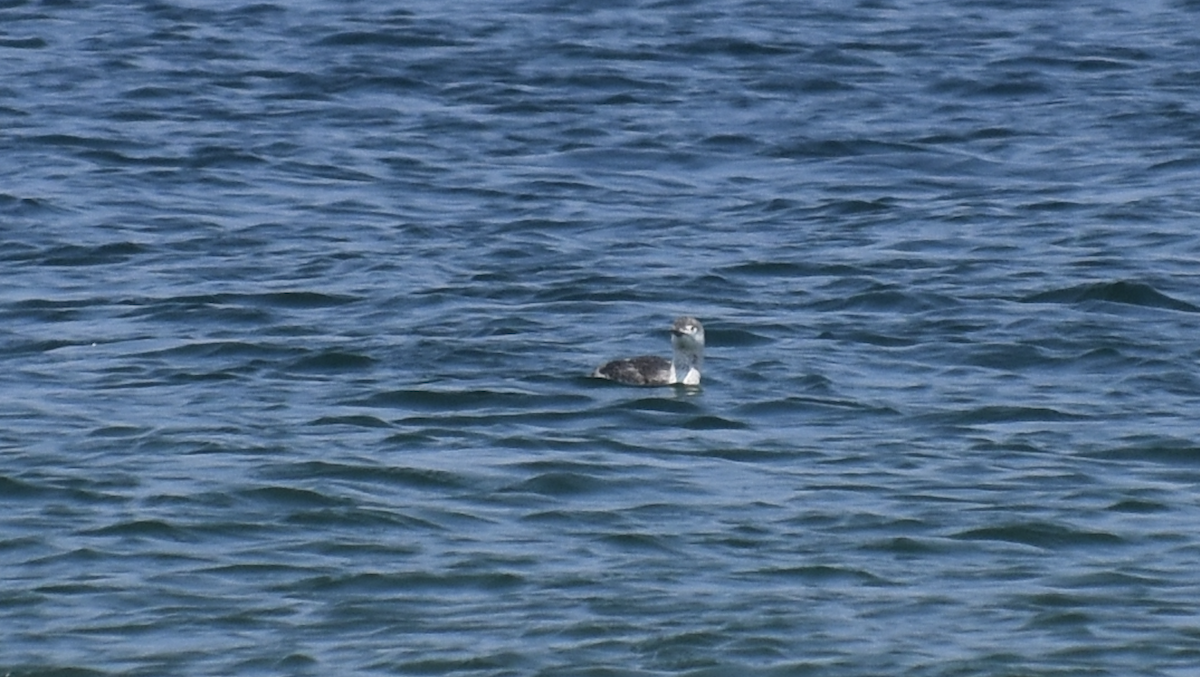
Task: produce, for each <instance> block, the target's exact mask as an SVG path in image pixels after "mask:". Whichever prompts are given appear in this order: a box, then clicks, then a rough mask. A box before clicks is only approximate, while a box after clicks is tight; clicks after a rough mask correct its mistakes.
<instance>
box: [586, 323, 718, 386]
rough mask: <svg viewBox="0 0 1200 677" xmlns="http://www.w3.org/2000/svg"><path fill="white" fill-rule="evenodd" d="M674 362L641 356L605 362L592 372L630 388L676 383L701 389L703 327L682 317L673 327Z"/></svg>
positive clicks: (595, 375)
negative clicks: (696, 386)
mask: <svg viewBox="0 0 1200 677" xmlns="http://www.w3.org/2000/svg"><path fill="white" fill-rule="evenodd" d="M671 347H672V348H674V349H675V354H674V355H673V356H672V357H671V359H669V360H668V359H667V358H665V357H658V356H657V355H641V356H638V357H630V358H626V359H623V360H613V361H612V362H606V363H604V364H602V365H600V366H599V367H597V368H596V371H594V372H592V376H594V377H596V378H606V379H609V380H612V381H616V382H617V383H624V384H625V385H631V386H665V385H671V384H675V383H682V384H683V385H688V386H695V385H700V365H701V363H703V361H704V325H702V324H700V320H697V319H696V318H694V317H680V318H678V319H676V320H675V322H674V323H673V324H672V325H671Z"/></svg>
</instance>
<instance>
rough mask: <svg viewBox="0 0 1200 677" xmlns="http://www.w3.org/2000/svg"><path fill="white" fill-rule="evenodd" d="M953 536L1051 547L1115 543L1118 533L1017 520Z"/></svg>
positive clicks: (1119, 539) (1044, 547) (1118, 539)
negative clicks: (1016, 521)
mask: <svg viewBox="0 0 1200 677" xmlns="http://www.w3.org/2000/svg"><path fill="white" fill-rule="evenodd" d="M953 538H957V539H960V540H969V541H1005V542H1008V543H1018V544H1021V545H1028V546H1032V547H1035V548H1042V549H1047V550H1054V549H1058V548H1064V547H1073V546H1092V545H1117V544H1120V543H1121V542H1122V539H1121V537H1119V536H1117V535H1115V534H1111V533H1108V532H1105V531H1089V530H1086V529H1077V528H1074V527H1070V526H1066V525H1062V524H1055V523H1051V522H1020V523H1011V524H1002V525H999V526H990V527H980V528H977V529H968V530H966V531H962V532H959V533H958V534H955V535H954V536H953Z"/></svg>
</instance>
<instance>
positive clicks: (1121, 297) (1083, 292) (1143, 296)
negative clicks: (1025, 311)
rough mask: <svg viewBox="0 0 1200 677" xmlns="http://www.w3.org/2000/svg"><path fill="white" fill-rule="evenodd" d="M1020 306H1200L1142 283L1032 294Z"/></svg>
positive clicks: (1192, 308) (1189, 309) (1192, 309)
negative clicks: (1111, 304) (1104, 304)
mask: <svg viewBox="0 0 1200 677" xmlns="http://www.w3.org/2000/svg"><path fill="white" fill-rule="evenodd" d="M1020 301H1021V302H1022V303H1061V304H1067V305H1074V304H1083V303H1089V302H1097V301H1098V302H1104V303H1120V304H1124V305H1131V306H1142V307H1144V308H1161V309H1164V310H1178V311H1181V312H1187V313H1195V312H1200V307H1197V306H1195V305H1192V304H1191V303H1188V302H1186V301H1180V300H1179V299H1176V298H1172V297H1170V296H1167V295H1166V294H1164V293H1162V292H1160V291H1158V290H1157V289H1155V288H1154V287H1152V286H1150V285H1148V284H1144V283H1141V282H1128V281H1125V280H1118V281H1116V282H1095V283H1091V284H1081V285H1077V286H1074V287H1067V288H1065V289H1054V290H1051V291H1045V292H1039V293H1037V294H1031V295H1029V296H1026V297H1024V298H1022V299H1020Z"/></svg>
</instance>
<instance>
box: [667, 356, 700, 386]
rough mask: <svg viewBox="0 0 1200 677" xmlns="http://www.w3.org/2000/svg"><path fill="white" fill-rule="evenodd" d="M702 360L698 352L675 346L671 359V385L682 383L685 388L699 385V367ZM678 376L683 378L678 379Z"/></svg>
mask: <svg viewBox="0 0 1200 677" xmlns="http://www.w3.org/2000/svg"><path fill="white" fill-rule="evenodd" d="M703 361H704V358H703V357H702V356H701V355H700V353H699V352H693V351H691V350H687V349H684V348H681V347H680V346H675V354H674V355H673V356H672V357H671V383H682V384H683V385H685V386H696V385H700V366H701V365H702V363H703ZM680 374H683V377H682V378H680V376H679V375H680Z"/></svg>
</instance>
